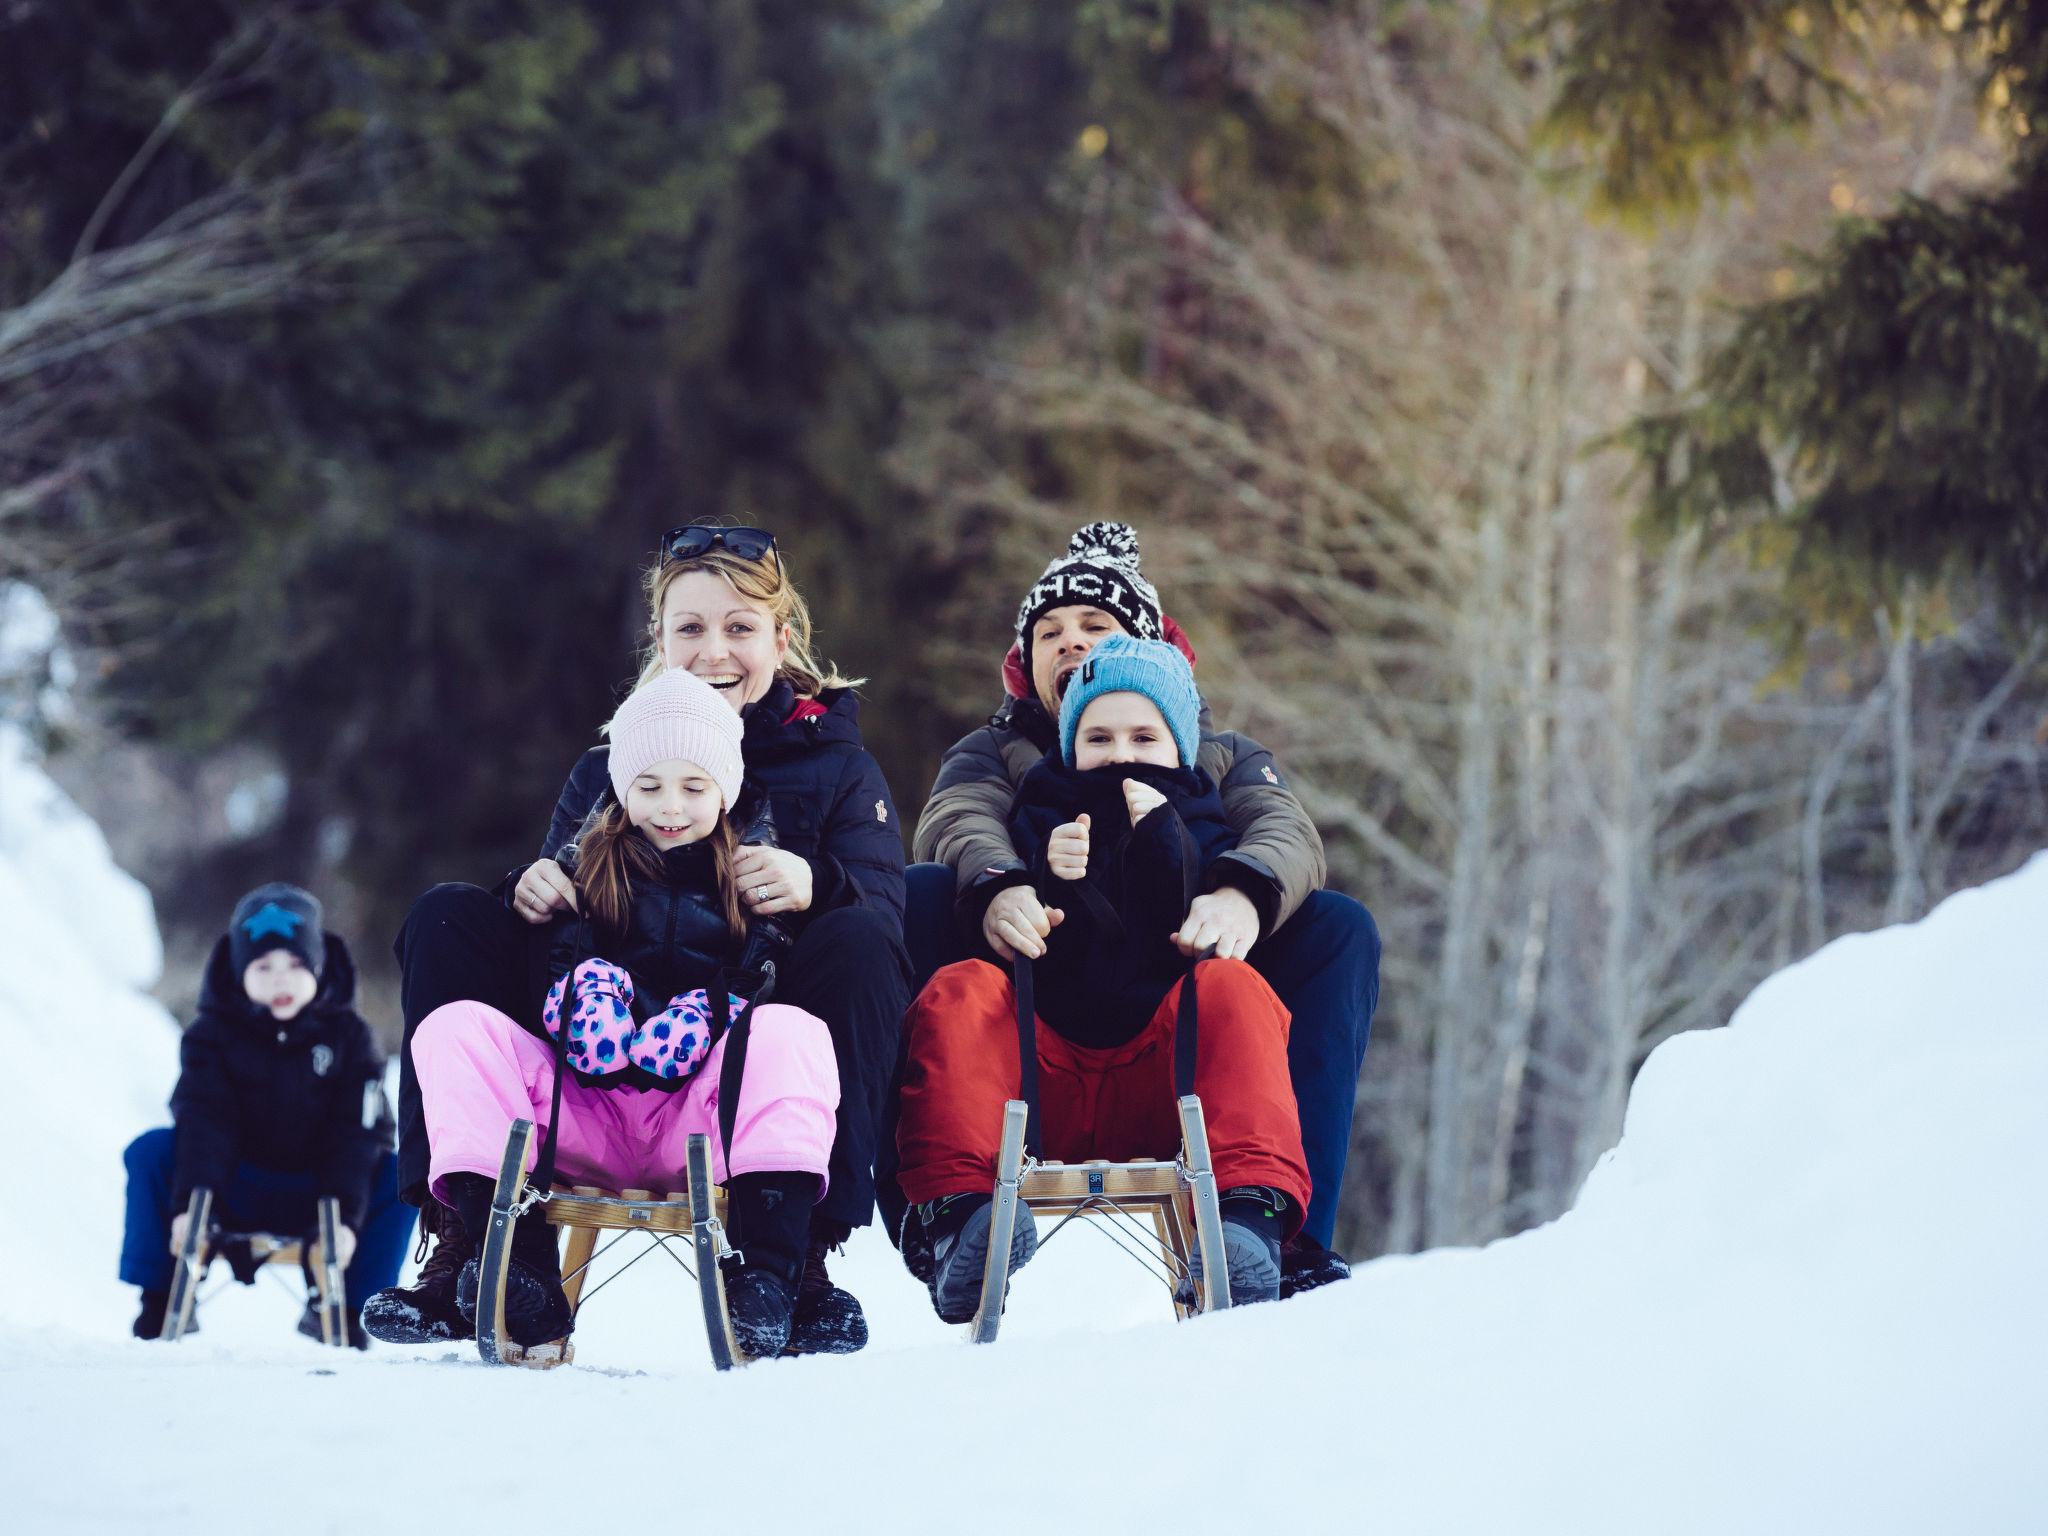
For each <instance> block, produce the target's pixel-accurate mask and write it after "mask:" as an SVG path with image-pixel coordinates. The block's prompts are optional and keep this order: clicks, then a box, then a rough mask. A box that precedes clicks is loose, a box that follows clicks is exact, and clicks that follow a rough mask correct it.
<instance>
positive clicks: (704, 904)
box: [534, 832, 740, 1020]
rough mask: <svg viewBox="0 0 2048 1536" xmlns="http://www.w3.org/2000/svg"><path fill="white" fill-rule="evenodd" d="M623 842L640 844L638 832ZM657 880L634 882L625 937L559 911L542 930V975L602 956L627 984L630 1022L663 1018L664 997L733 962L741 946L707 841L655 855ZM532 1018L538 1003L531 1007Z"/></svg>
mask: <svg viewBox="0 0 2048 1536" xmlns="http://www.w3.org/2000/svg"><path fill="white" fill-rule="evenodd" d="M626 835H627V836H628V837H633V838H639V839H640V840H641V841H643V842H644V841H645V838H644V837H643V836H642V834H640V833H639V832H629V833H627V834H626ZM659 857H660V859H661V867H662V878H661V879H659V880H651V879H637V880H635V881H634V882H633V905H632V910H631V914H630V921H629V922H628V924H627V927H626V931H625V932H623V933H617V932H613V931H610V930H608V929H604V928H601V927H599V926H597V924H596V923H595V921H594V920H593V921H591V922H586V921H584V920H583V919H582V918H581V917H579V916H577V915H576V914H575V913H573V912H560V913H557V914H556V915H555V917H554V920H553V921H552V922H550V923H549V924H548V925H547V927H546V928H544V929H543V930H541V935H542V942H544V943H545V944H546V945H547V948H548V965H547V976H548V982H549V984H550V985H552V984H553V983H554V980H555V978H556V977H558V976H561V975H563V974H565V973H566V972H568V971H570V970H572V969H574V968H575V966H576V964H577V963H578V962H579V961H582V960H586V959H588V958H590V957H591V956H592V955H599V956H602V957H603V958H604V959H606V960H609V961H611V963H612V964H613V965H616V966H619V967H620V968H621V969H623V970H624V971H625V972H626V974H627V975H629V976H631V977H632V978H633V1017H634V1018H636V1019H642V1020H644V1019H647V1018H650V1017H651V1016H653V1015H654V1014H657V1013H659V1012H661V1010H662V1009H664V1008H666V1007H667V1006H668V1004H669V999H670V998H672V997H675V996H677V995H679V994H681V993H684V992H689V991H693V990H695V989H696V988H699V987H702V986H705V985H706V984H708V983H709V982H710V981H711V979H712V977H713V976H714V975H715V974H716V973H717V971H718V970H719V968H720V967H721V966H725V965H728V964H734V963H736V962H737V961H738V958H739V949H740V946H739V943H738V942H737V941H736V940H735V939H734V937H733V933H732V930H731V929H730V928H728V927H727V926H726V922H725V913H724V911H723V909H722V906H721V903H720V901H719V897H718V881H717V874H716V869H715V866H714V864H713V854H712V852H711V845H710V844H709V843H687V844H685V845H684V846H683V847H681V848H670V849H668V850H667V851H666V852H663V853H661V854H660V855H659ZM534 1011H535V1013H536V1014H538V1012H539V1008H538V1005H536V1007H535V1010H534Z"/></svg>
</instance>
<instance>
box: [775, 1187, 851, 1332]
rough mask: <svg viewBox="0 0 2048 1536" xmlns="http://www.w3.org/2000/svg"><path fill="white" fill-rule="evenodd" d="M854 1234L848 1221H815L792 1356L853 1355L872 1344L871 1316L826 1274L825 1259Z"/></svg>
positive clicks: (799, 1297)
mask: <svg viewBox="0 0 2048 1536" xmlns="http://www.w3.org/2000/svg"><path fill="white" fill-rule="evenodd" d="M849 1235H850V1232H849V1229H848V1228H847V1226H846V1224H845V1223H844V1222H832V1221H825V1220H823V1219H820V1218H814V1219H813V1220H812V1222H811V1241H810V1249H809V1251H808V1252H807V1253H806V1254H805V1255H804V1275H803V1279H802V1280H801V1281H799V1282H798V1284H797V1290H796V1312H795V1315H794V1316H793V1317H792V1318H791V1319H790V1324H789V1342H788V1343H787V1344H785V1345H784V1346H783V1353H784V1354H789V1355H850V1354H853V1353H854V1352H855V1351H856V1350H859V1349H862V1348H864V1347H865V1346H866V1344H867V1342H868V1319H867V1314H866V1313H865V1312H863V1311H861V1306H860V1300H859V1298H858V1297H856V1296H855V1295H854V1294H853V1292H851V1291H846V1290H841V1289H840V1288H839V1287H838V1286H836V1285H834V1284H833V1283H832V1277H831V1276H830V1275H829V1274H827V1273H826V1272H825V1256H826V1254H827V1253H828V1252H829V1251H830V1250H831V1249H832V1248H834V1247H836V1246H837V1245H839V1244H841V1243H843V1242H845V1241H846V1239H847V1237H848V1236H849Z"/></svg>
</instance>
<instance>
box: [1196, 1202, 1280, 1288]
mask: <svg viewBox="0 0 2048 1536" xmlns="http://www.w3.org/2000/svg"><path fill="white" fill-rule="evenodd" d="M1217 1203H1218V1204H1219V1205H1221V1207H1222V1215H1223V1258H1224V1263H1225V1265H1226V1267H1227V1272H1228V1274H1229V1276H1230V1304H1231V1305H1232V1306H1234V1307H1247V1306H1251V1305H1253V1304H1254V1303H1256V1302H1261V1301H1275V1300H1278V1299H1279V1296H1280V1233H1281V1230H1282V1226H1283V1223H1284V1222H1285V1219H1286V1215H1287V1206H1288V1200H1287V1197H1286V1196H1285V1195H1284V1194H1282V1193H1281V1192H1280V1191H1279V1190H1277V1189H1267V1188H1264V1187H1263V1186H1261V1185H1257V1184H1245V1185H1240V1186H1239V1187H1238V1188H1236V1189H1226V1190H1224V1191H1223V1193H1222V1194H1221V1195H1220V1196H1219V1197H1218V1200H1217ZM1188 1278H1189V1279H1190V1280H1200V1279H1201V1278H1202V1253H1201V1249H1200V1248H1197V1249H1196V1250H1195V1251H1194V1252H1193V1253H1191V1254H1189V1255H1188Z"/></svg>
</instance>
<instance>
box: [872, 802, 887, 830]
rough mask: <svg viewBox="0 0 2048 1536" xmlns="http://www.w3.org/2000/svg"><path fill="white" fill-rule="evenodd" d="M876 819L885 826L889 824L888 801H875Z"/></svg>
mask: <svg viewBox="0 0 2048 1536" xmlns="http://www.w3.org/2000/svg"><path fill="white" fill-rule="evenodd" d="M875 820H877V821H879V822H880V823H881V824H882V825H883V826H885V827H886V826H887V825H889V805H888V802H887V801H884V800H877V801H876V802H875Z"/></svg>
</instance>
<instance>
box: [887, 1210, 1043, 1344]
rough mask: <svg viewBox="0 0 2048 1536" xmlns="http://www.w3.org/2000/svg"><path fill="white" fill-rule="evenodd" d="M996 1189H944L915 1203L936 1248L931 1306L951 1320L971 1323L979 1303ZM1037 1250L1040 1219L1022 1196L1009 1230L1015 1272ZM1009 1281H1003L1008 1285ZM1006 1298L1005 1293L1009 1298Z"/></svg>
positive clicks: (940, 1316)
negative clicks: (988, 1191)
mask: <svg viewBox="0 0 2048 1536" xmlns="http://www.w3.org/2000/svg"><path fill="white" fill-rule="evenodd" d="M995 1209H996V1208H995V1197H994V1196H992V1195H981V1194H974V1195H944V1196H941V1197H940V1198H939V1199H937V1200H929V1201H926V1202H925V1203H924V1204H923V1205H920V1206H919V1207H918V1208H917V1215H918V1219H919V1220H920V1221H922V1222H923V1224H924V1230H925V1237H926V1239H927V1240H928V1242H929V1243H930V1246H931V1254H932V1277H931V1281H930V1289H931V1293H932V1306H933V1307H934V1308H936V1309H937V1311H938V1314H939V1318H940V1320H941V1321H943V1322H948V1323H971V1322H973V1321H974V1314H975V1312H976V1311H977V1310H978V1309H979V1308H980V1306H981V1279H982V1272H983V1270H984V1269H985V1267H986V1266H987V1264H988V1245H989V1232H990V1229H991V1228H992V1227H993V1226H994V1225H995ZM1036 1252H1038V1224H1037V1223H1036V1222H1035V1221H1033V1220H1032V1219H1031V1210H1030V1208H1029V1207H1028V1206H1026V1205H1025V1204H1024V1203H1023V1202H1022V1201H1019V1202H1018V1204H1017V1225H1016V1228H1015V1230H1014V1231H1012V1232H1011V1234H1010V1269H1009V1273H1010V1274H1012V1275H1014V1274H1016V1272H1017V1271H1018V1270H1020V1269H1022V1268H1023V1267H1024V1266H1025V1265H1026V1264H1029V1263H1030V1262H1031V1256H1032V1255H1033V1254H1035V1253H1036ZM1007 1289H1008V1284H1007V1282H1005V1291H1006V1292H1007ZM1006 1299H1007V1298H1006Z"/></svg>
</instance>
